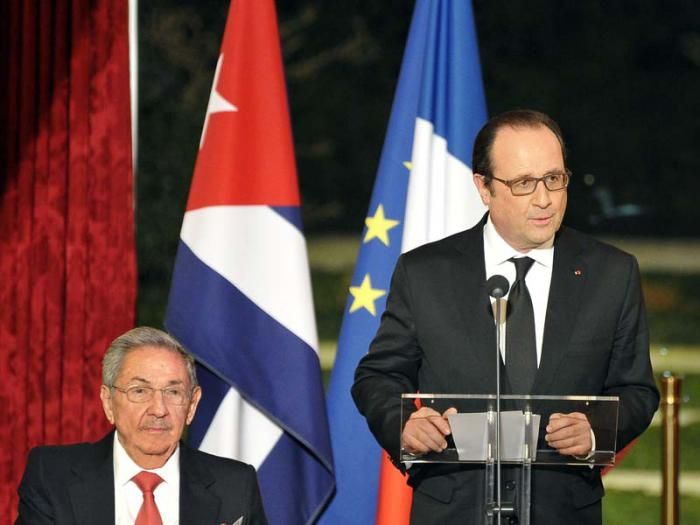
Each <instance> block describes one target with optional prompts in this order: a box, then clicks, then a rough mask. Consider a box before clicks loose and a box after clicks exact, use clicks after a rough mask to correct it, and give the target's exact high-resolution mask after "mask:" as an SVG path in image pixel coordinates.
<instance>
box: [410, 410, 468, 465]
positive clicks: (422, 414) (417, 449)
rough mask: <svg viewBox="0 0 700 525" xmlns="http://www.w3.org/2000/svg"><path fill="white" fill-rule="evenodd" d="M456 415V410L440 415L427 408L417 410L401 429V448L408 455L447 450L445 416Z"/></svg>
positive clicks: (447, 425) (447, 433)
mask: <svg viewBox="0 0 700 525" xmlns="http://www.w3.org/2000/svg"><path fill="white" fill-rule="evenodd" d="M456 413H457V409H456V408H448V409H447V410H445V412H443V413H442V415H441V414H440V413H439V412H437V411H436V410H433V409H432V408H428V407H423V408H421V409H419V410H417V411H416V412H414V413H413V414H411V417H410V418H408V421H407V422H406V425H405V426H404V428H403V433H402V434H401V443H402V444H403V448H404V449H406V451H407V452H409V453H410V454H425V453H426V452H431V451H432V452H442V451H443V450H445V449H446V448H447V441H446V440H445V436H449V435H450V433H451V430H450V424H449V423H448V422H447V416H449V415H450V414H456Z"/></svg>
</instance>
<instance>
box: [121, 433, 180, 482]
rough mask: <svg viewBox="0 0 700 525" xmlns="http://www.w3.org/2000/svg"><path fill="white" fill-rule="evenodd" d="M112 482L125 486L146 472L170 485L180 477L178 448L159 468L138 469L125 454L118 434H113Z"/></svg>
mask: <svg viewBox="0 0 700 525" xmlns="http://www.w3.org/2000/svg"><path fill="white" fill-rule="evenodd" d="M113 451H114V452H113V454H114V482H115V484H116V485H117V486H124V485H126V484H127V483H128V482H129V481H131V479H132V478H133V477H134V476H135V475H136V474H138V473H139V472H141V471H142V470H147V471H148V472H153V473H155V474H158V475H159V476H160V477H161V478H163V481H164V482H165V483H169V484H172V483H174V482H175V481H176V480H177V479H178V477H179V476H180V446H179V445H178V447H177V448H176V449H175V452H173V453H172V455H171V456H170V457H169V458H168V461H166V462H165V465H163V466H162V467H160V468H156V469H144V468H141V467H139V466H138V465H137V464H136V463H135V462H134V460H133V459H131V457H130V456H129V454H127V452H126V450H124V447H123V446H122V444H121V442H120V441H119V433H118V432H115V433H114V448H113Z"/></svg>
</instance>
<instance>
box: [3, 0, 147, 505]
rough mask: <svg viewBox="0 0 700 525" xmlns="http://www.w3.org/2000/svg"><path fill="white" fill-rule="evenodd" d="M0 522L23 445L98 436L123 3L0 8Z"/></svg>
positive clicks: (119, 236)
mask: <svg viewBox="0 0 700 525" xmlns="http://www.w3.org/2000/svg"><path fill="white" fill-rule="evenodd" d="M0 4H1V5H0V67H1V68H2V72H3V74H2V75H0V516H14V515H15V512H16V505H17V500H16V488H17V485H18V483H19V480H20V478H21V475H22V472H23V469H24V464H25V458H26V454H27V451H28V450H29V448H31V447H33V446H36V445H40V444H48V443H53V444H57V443H70V442H77V441H86V440H94V439H96V438H98V437H100V436H101V435H103V434H104V433H105V432H106V431H107V429H108V428H109V427H108V424H107V422H106V420H105V418H104V415H103V413H102V408H101V406H100V403H99V397H98V394H99V386H100V384H101V378H100V375H101V374H100V367H101V357H102V354H103V353H104V350H105V348H106V347H107V345H108V344H109V342H110V341H111V340H112V339H113V338H114V337H115V336H117V335H119V334H120V333H122V332H124V331H126V330H127V329H129V328H130V327H132V325H133V322H134V313H135V301H136V259H135V251H134V221H133V173H132V157H131V123H130V109H129V104H130V102H129V100H130V99H129V56H128V26H127V20H128V2H125V1H124V0H53V1H52V2H44V1H41V0H5V1H4V2H0Z"/></svg>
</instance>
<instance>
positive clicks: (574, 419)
mask: <svg viewBox="0 0 700 525" xmlns="http://www.w3.org/2000/svg"><path fill="white" fill-rule="evenodd" d="M546 430H547V435H546V436H545V438H544V439H545V440H546V441H547V444H549V446H550V447H552V448H555V449H557V450H558V451H559V453H560V454H561V455H563V456H586V455H587V454H589V453H590V452H591V449H592V448H593V443H592V442H591V424H590V423H589V422H588V418H586V416H585V415H584V414H581V413H580V412H572V413H570V414H552V415H551V416H550V417H549V423H548V424H547V428H546Z"/></svg>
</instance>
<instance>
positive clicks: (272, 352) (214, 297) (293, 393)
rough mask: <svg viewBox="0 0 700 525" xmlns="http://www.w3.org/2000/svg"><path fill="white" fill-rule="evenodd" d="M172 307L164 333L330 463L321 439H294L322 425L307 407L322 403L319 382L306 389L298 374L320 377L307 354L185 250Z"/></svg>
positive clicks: (296, 340)
mask: <svg viewBox="0 0 700 525" xmlns="http://www.w3.org/2000/svg"><path fill="white" fill-rule="evenodd" d="M195 290H196V291H197V293H193V291H195ZM169 304H170V307H169V308H168V315H167V320H166V325H167V327H168V329H169V330H171V331H172V332H173V333H175V334H178V337H179V339H180V340H181V341H182V343H183V344H184V345H185V346H186V347H187V348H198V349H203V348H204V349H206V350H207V352H206V355H205V356H203V355H201V353H200V354H198V355H197V359H198V361H199V362H201V363H202V364H204V365H205V366H207V367H208V368H209V369H211V370H214V371H216V373H217V375H219V376H220V377H221V378H222V379H224V380H225V381H227V382H229V383H230V385H231V386H233V387H235V388H236V389H237V390H238V391H239V392H240V393H241V395H243V396H244V397H245V398H246V400H247V401H248V402H249V403H251V404H252V405H254V406H256V407H257V408H259V409H260V410H262V411H263V412H264V413H265V414H266V415H267V416H268V417H269V418H270V419H272V420H273V421H275V422H276V423H277V424H279V425H280V426H281V427H282V428H283V429H284V430H285V431H287V432H290V433H291V434H292V435H293V436H294V437H295V438H296V439H298V440H299V441H301V442H302V443H303V444H304V445H306V446H310V447H312V448H313V449H314V450H317V451H319V452H320V453H321V454H322V457H328V456H330V450H329V449H328V446H327V442H326V440H324V439H322V436H320V435H319V434H317V433H314V432H311V431H309V432H306V433H305V434H303V435H302V434H300V433H299V432H298V429H313V428H314V427H315V426H316V425H317V424H318V420H319V417H323V416H322V412H323V411H322V409H321V408H320V407H318V406H315V405H314V404H313V403H312V402H308V401H304V400H314V399H323V390H322V385H321V382H320V381H308V380H307V379H308V377H309V375H311V373H310V374H309V375H307V374H305V373H302V372H301V371H302V370H309V371H314V370H315V371H316V373H317V372H318V368H319V363H318V356H317V355H316V353H315V351H314V350H313V349H312V348H311V347H309V346H308V345H307V344H306V343H304V342H303V341H302V340H301V339H299V338H298V337H297V336H296V335H294V334H292V333H291V332H290V331H289V330H287V328H285V327H284V326H282V325H281V324H279V323H278V322H277V321H276V320H274V319H273V318H272V317H270V316H269V315H268V314H267V313H266V312H264V311H263V310H261V309H260V308H259V307H257V306H256V305H255V304H253V303H252V302H251V301H250V300H249V299H248V297H246V296H245V295H243V294H242V293H241V292H240V291H239V290H238V289H236V288H235V287H234V286H233V285H232V284H231V283H229V282H228V281H227V280H225V279H224V278H223V277H221V276H220V275H219V274H217V273H216V272H214V271H213V270H212V269H211V268H209V267H208V266H207V265H205V264H204V263H203V262H201V261H200V260H199V259H198V258H197V257H196V256H195V254H194V253H192V251H191V250H190V249H189V247H188V246H187V245H186V244H185V243H183V242H181V243H180V246H179V248H178V254H177V266H176V268H175V271H174V275H173V283H172V287H171V290H170V299H169ZM191 326H197V328H198V329H197V330H191V329H189V327H191ZM206 395H207V394H206V392H205V396H206ZM319 411H320V412H321V413H319ZM200 439H201V438H200ZM326 454H328V456H326ZM326 466H328V465H326Z"/></svg>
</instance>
